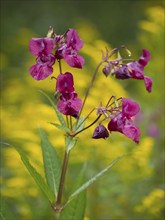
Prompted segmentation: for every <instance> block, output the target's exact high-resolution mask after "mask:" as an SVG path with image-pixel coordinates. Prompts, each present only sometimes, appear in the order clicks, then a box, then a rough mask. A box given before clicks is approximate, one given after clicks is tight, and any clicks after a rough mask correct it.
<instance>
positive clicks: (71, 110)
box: [56, 72, 82, 117]
mask: <svg viewBox="0 0 165 220" xmlns="http://www.w3.org/2000/svg"><path fill="white" fill-rule="evenodd" d="M56 90H57V91H58V92H59V93H60V101H59V103H58V105H57V107H58V110H59V111H60V112H61V113H62V114H64V115H71V116H73V117H77V116H78V112H79V110H80V109H81V107H82V101H81V99H79V98H78V97H77V93H76V92H75V90H74V81H73V75H72V74H71V73H69V72H66V73H64V74H61V73H60V74H59V75H58V78H57V83H56Z"/></svg>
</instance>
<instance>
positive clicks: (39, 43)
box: [29, 38, 55, 80]
mask: <svg viewBox="0 0 165 220" xmlns="http://www.w3.org/2000/svg"><path fill="white" fill-rule="evenodd" d="M53 48H54V43H53V39H52V38H32V39H31V40H30V43H29V50H30V52H31V53H32V54H33V55H34V56H37V58H36V64H34V65H32V66H31V67H30V69H29V70H30V74H31V76H32V77H33V78H34V79H36V80H43V79H45V78H47V77H48V76H49V75H51V74H52V73H53V68H52V66H53V64H54V63H55V56H54V55H53V54H51V52H52V50H53Z"/></svg>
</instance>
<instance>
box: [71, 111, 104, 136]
mask: <svg viewBox="0 0 165 220" xmlns="http://www.w3.org/2000/svg"><path fill="white" fill-rule="evenodd" d="M100 117H101V115H99V116H98V117H97V118H96V119H95V120H94V121H93V122H92V123H91V124H89V125H88V126H87V127H85V128H83V129H82V130H80V131H78V132H76V133H74V134H72V135H71V136H72V137H75V136H76V135H78V134H79V133H81V132H83V131H84V130H86V129H87V128H90V127H91V126H92V125H94V124H95V123H96V122H97V121H98V120H99V118H100Z"/></svg>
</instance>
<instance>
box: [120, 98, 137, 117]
mask: <svg viewBox="0 0 165 220" xmlns="http://www.w3.org/2000/svg"><path fill="white" fill-rule="evenodd" d="M139 111H140V107H139V105H138V104H137V102H135V101H134V100H132V99H129V98H122V114H123V115H124V116H126V117H127V118H131V117H132V116H135V115H136V114H137V113H138V112H139Z"/></svg>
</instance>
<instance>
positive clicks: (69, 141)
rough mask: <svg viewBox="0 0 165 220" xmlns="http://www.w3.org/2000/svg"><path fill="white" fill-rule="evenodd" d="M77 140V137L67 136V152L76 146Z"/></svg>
mask: <svg viewBox="0 0 165 220" xmlns="http://www.w3.org/2000/svg"><path fill="white" fill-rule="evenodd" d="M76 142H77V139H76V138H72V137H68V136H66V138H65V145H66V151H67V153H68V152H69V151H70V150H71V149H72V148H73V147H74V146H75V144H76Z"/></svg>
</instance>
